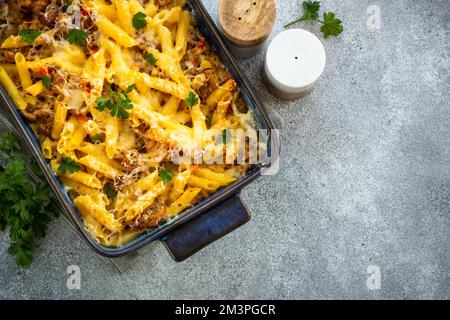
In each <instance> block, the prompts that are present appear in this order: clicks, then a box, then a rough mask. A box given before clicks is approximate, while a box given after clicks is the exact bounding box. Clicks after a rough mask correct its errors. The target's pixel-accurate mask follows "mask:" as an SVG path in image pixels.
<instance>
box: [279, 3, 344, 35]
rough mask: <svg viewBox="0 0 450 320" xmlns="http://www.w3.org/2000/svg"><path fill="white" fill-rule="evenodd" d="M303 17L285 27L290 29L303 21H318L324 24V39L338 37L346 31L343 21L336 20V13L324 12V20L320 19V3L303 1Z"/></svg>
mask: <svg viewBox="0 0 450 320" xmlns="http://www.w3.org/2000/svg"><path fill="white" fill-rule="evenodd" d="M302 8H303V16H301V17H300V18H298V19H297V20H295V21H292V22H290V23H288V24H287V25H285V26H284V27H285V28H287V27H290V26H292V25H294V24H296V23H297V22H301V21H316V22H319V23H321V24H322V26H321V27H320V31H321V32H322V33H323V37H324V38H325V39H328V38H329V37H330V36H338V35H340V34H341V33H342V32H343V31H344V27H343V26H342V21H341V20H339V19H338V18H336V14H335V13H334V12H324V13H323V20H320V19H319V10H320V2H319V1H303V4H302Z"/></svg>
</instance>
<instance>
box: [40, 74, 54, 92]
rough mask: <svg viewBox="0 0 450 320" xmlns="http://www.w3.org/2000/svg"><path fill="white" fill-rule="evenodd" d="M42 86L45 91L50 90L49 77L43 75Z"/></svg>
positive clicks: (50, 81) (50, 80)
mask: <svg viewBox="0 0 450 320" xmlns="http://www.w3.org/2000/svg"><path fill="white" fill-rule="evenodd" d="M42 84H43V85H44V87H46V88H47V89H49V88H50V85H51V84H52V78H50V76H48V75H45V76H44V77H43V78H42Z"/></svg>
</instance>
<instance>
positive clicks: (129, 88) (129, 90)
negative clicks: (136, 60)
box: [125, 84, 136, 93]
mask: <svg viewBox="0 0 450 320" xmlns="http://www.w3.org/2000/svg"><path fill="white" fill-rule="evenodd" d="M135 88H136V85H135V84H130V85H129V86H128V88H127V90H125V93H130V92H131V91H133V90H134V89H135Z"/></svg>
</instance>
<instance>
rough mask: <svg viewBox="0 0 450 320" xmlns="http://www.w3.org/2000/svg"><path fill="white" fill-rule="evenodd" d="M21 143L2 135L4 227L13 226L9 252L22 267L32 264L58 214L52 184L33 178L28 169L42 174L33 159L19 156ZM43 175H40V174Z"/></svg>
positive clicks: (0, 224) (1, 227)
mask: <svg viewBox="0 0 450 320" xmlns="http://www.w3.org/2000/svg"><path fill="white" fill-rule="evenodd" d="M20 150H21V146H20V145H19V144H18V142H17V139H15V137H14V136H13V135H12V134H11V133H6V134H5V135H3V136H2V137H1V138H0V152H1V158H2V160H3V161H4V165H3V167H0V208H1V210H0V230H1V231H4V230H5V229H6V227H8V226H9V237H10V240H11V244H10V247H9V249H8V253H9V254H11V255H14V256H15V258H16V263H17V265H19V266H23V267H29V266H30V265H31V262H32V260H33V250H34V249H35V248H36V247H37V244H38V240H39V239H40V238H43V237H44V236H45V233H46V231H47V225H48V223H49V222H50V221H51V220H52V219H53V218H55V217H56V216H57V212H56V211H55V210H54V208H53V207H52V201H51V198H50V187H49V186H48V185H47V184H46V183H43V182H35V181H34V180H31V179H30V178H29V176H28V174H27V170H26V168H27V167H29V168H31V169H33V172H34V171H36V172H35V173H41V171H40V170H39V169H36V168H37V164H36V162H35V161H34V160H33V159H32V158H31V157H30V158H23V159H19V158H18V156H17V154H16V151H20ZM38 176H40V175H38Z"/></svg>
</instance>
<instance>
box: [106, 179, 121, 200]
mask: <svg viewBox="0 0 450 320" xmlns="http://www.w3.org/2000/svg"><path fill="white" fill-rule="evenodd" d="M103 192H104V193H105V194H106V195H107V196H108V198H110V199H114V198H115V197H117V194H118V191H117V190H116V189H114V188H113V187H112V186H111V185H110V184H109V183H107V184H105V186H104V187H103Z"/></svg>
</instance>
